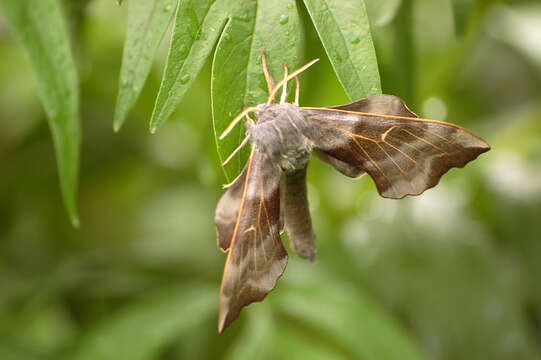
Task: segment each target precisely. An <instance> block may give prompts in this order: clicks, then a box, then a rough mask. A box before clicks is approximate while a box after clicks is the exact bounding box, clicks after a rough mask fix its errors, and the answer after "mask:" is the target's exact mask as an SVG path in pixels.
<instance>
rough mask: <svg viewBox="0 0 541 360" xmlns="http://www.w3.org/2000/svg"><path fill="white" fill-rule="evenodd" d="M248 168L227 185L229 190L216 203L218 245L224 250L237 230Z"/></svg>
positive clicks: (215, 222) (227, 247) (215, 217)
mask: <svg viewBox="0 0 541 360" xmlns="http://www.w3.org/2000/svg"><path fill="white" fill-rule="evenodd" d="M247 168H248V165H246V166H245V167H244V169H243V170H242V172H241V173H240V175H239V176H238V177H237V178H236V179H235V180H234V181H233V182H232V183H231V185H229V186H227V190H226V191H225V193H224V194H223V195H222V197H221V198H220V200H219V201H218V205H216V211H215V213H214V226H215V227H216V235H217V240H218V247H219V248H220V249H222V250H223V251H226V250H227V249H229V245H230V243H231V239H232V238H233V231H234V230H235V223H236V222H237V217H238V213H239V208H240V202H241V199H242V191H243V187H244V183H245V181H246V171H247Z"/></svg>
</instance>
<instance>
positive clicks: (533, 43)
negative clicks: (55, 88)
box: [0, 0, 541, 360]
mask: <svg viewBox="0 0 541 360" xmlns="http://www.w3.org/2000/svg"><path fill="white" fill-rule="evenodd" d="M65 3H66V5H67V6H66V7H65V10H66V13H67V16H68V18H69V21H70V26H71V28H72V35H73V46H74V51H75V54H76V58H77V61H78V65H79V71H80V78H81V86H82V90H81V97H82V106H81V108H82V117H83V125H82V126H83V140H82V164H81V181H80V194H79V199H80V217H81V227H80V229H73V228H72V227H71V225H70V223H69V221H68V218H67V216H66V213H65V210H64V207H63V204H62V201H61V195H60V191H59V186H58V178H57V173H56V165H55V159H54V150H53V145H52V141H51V137H50V133H49V129H48V126H47V123H46V120H45V116H44V113H43V111H42V107H41V104H40V101H39V99H38V97H37V92H36V88H35V83H34V80H33V78H32V74H31V71H30V69H29V66H28V64H27V62H26V61H25V58H24V56H23V54H22V52H21V50H20V48H19V47H18V45H17V44H16V43H15V42H14V41H13V39H12V38H11V37H10V35H9V34H8V32H7V30H6V28H5V26H4V25H2V22H1V20H0V85H1V86H0V359H2V360H5V359H21V360H26V359H64V358H66V359H89V360H90V359H92V360H94V359H130V360H132V359H142V360H150V359H160V360H161V359H171V360H176V359H222V358H223V359H256V358H257V359H360V358H362V359H395V358H399V359H422V358H425V359H538V358H541V285H540V284H541V140H540V139H541V4H540V3H539V2H538V1H534V0H532V1H508V2H497V1H473V0H454V1H429V0H426V1H423V0H417V1H408V0H404V1H399V0H396V1H386V2H379V1H377V0H367V6H368V10H369V15H370V20H371V23H372V31H373V37H374V41H375V45H376V51H377V55H378V61H379V66H380V73H381V77H382V85H383V91H384V92H385V93H389V94H394V95H398V96H400V97H402V98H404V99H405V100H406V102H407V103H408V104H409V105H410V108H412V109H413V110H414V111H415V112H417V113H418V114H419V115H420V116H423V117H428V118H434V119H439V120H446V121H450V122H453V123H456V124H459V125H462V126H465V127H467V128H468V129H471V130H472V131H474V132H476V133H477V134H479V135H480V136H482V137H483V138H484V139H486V140H487V141H488V142H489V143H490V145H491V146H492V150H491V151H490V152H489V153H487V154H484V155H482V156H481V157H480V158H479V159H478V160H476V161H474V162H473V163H471V164H469V165H468V166H467V167H466V168H465V169H460V170H456V169H454V170H451V171H450V172H449V173H448V174H447V175H445V176H444V177H443V179H442V181H441V182H440V184H439V185H438V186H437V187H436V188H434V189H431V190H429V191H427V192H426V193H424V194H423V195H422V196H420V197H417V198H407V199H404V200H400V201H396V200H387V199H383V198H380V197H379V196H378V195H377V192H376V190H375V187H374V185H373V183H372V181H371V180H370V179H369V178H368V177H363V178H361V179H360V180H357V181H352V180H351V179H348V178H346V177H344V176H342V175H341V174H339V173H338V172H337V171H335V170H333V169H331V168H330V167H328V166H327V165H325V164H322V163H321V162H320V161H318V160H314V161H312V163H311V165H310V169H309V179H308V180H309V198H310V205H311V210H312V217H313V223H314V227H315V232H316V234H317V236H318V238H317V246H318V255H317V256H318V260H317V262H316V263H315V264H311V263H308V262H305V261H302V260H300V259H298V257H297V256H296V255H295V254H294V253H292V252H291V251H290V260H289V264H288V267H287V269H286V272H285V274H284V276H283V278H282V279H281V280H280V281H279V284H278V286H277V288H276V289H275V291H273V292H272V293H271V294H270V295H269V296H268V298H267V299H266V300H265V301H264V302H263V303H257V304H254V305H251V306H249V307H248V308H246V309H245V310H244V311H243V312H242V314H241V316H240V318H239V320H238V321H237V322H236V323H234V324H233V326H231V327H230V328H229V329H228V330H227V331H226V332H225V333H224V334H223V335H221V336H218V334H217V329H216V326H217V325H216V323H217V313H218V296H219V283H220V280H221V276H222V270H223V264H224V261H225V256H224V254H222V253H221V252H220V251H219V250H218V249H217V247H216V241H215V231H214V227H213V223H212V219H213V214H214V206H215V204H216V202H217V200H218V198H219V196H220V194H221V192H222V191H221V190H220V184H221V183H222V182H224V181H225V180H224V176H223V173H222V172H221V169H220V167H219V163H218V160H217V156H216V151H215V145H214V139H213V135H212V127H211V118H210V100H209V99H210V95H209V94H210V89H209V88H210V85H209V84H210V64H207V66H206V67H205V69H204V70H203V71H202V74H201V75H200V77H199V79H198V80H197V82H196V84H195V85H194V87H193V88H192V89H191V90H190V91H189V93H188V94H187V96H186V98H185V99H184V101H183V103H182V104H181V106H179V108H178V110H177V111H176V113H175V114H174V116H173V118H172V119H171V120H170V121H169V122H168V123H166V125H164V127H163V128H162V129H161V130H160V131H159V132H158V134H156V135H149V134H148V131H147V124H148V119H149V116H150V113H151V111H152V106H153V103H154V98H155V95H156V93H157V90H158V87H159V82H160V77H161V72H162V69H163V65H164V61H165V56H166V52H167V45H168V41H164V42H163V44H162V45H163V46H162V48H161V50H160V53H159V56H158V59H157V61H156V63H155V66H154V68H153V72H152V74H151V76H150V78H149V81H148V82H147V86H146V87H145V90H144V91H143V94H142V97H141V99H140V101H139V103H138V105H137V106H136V108H135V110H134V111H133V112H132V114H131V116H130V119H129V121H128V122H127V124H126V126H125V127H124V128H123V129H122V130H121V131H120V132H119V133H118V134H114V133H113V132H112V117H113V110H114V102H115V100H116V92H117V84H118V80H117V79H118V75H119V68H120V60H121V55H122V45H123V39H124V31H125V21H126V11H125V8H124V7H118V6H117V5H116V3H115V2H114V1H112V0H92V1H89V0H81V1H66V2H65ZM382 4H383V5H382ZM298 5H299V8H301V9H303V6H302V4H301V3H300V2H299V4H298ZM303 11H304V10H303ZM303 17H304V22H305V32H304V37H305V42H304V47H305V60H310V59H312V58H315V57H321V58H322V61H321V62H320V63H319V64H318V65H316V66H314V67H313V68H311V69H310V70H309V71H308V72H306V73H305V74H304V75H302V78H301V86H302V92H301V104H302V105H305V106H326V105H336V104H341V103H345V102H347V98H346V96H345V94H344V92H343V90H342V88H341V87H340V85H339V83H338V81H337V79H336V77H335V75H334V73H333V71H332V68H331V66H330V63H329V62H328V60H327V59H326V57H325V55H324V51H323V49H322V48H321V46H320V45H319V42H318V41H317V34H316V33H315V31H314V30H313V28H312V27H311V25H310V23H309V20H308V18H307V15H306V13H303ZM285 242H286V243H287V241H285Z"/></svg>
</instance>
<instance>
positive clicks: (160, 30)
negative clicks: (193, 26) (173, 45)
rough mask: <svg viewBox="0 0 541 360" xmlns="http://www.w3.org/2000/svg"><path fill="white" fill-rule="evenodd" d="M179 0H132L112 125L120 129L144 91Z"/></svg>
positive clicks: (129, 5)
mask: <svg viewBox="0 0 541 360" xmlns="http://www.w3.org/2000/svg"><path fill="white" fill-rule="evenodd" d="M176 3H177V1H176V0H156V1H147V0H131V1H130V2H129V3H128V31H127V33H126V41H125V42H124V56H123V58H122V69H121V70H120V85H119V90H118V100H117V106H116V108H115V118H114V122H113V124H114V125H113V126H114V129H115V131H118V130H119V129H120V127H121V126H122V124H123V123H124V121H125V120H126V116H127V114H128V111H129V109H130V108H131V107H132V106H133V105H134V104H135V102H136V101H137V98H138V97H139V95H140V94H141V91H142V90H143V85H144V84H145V81H146V78H147V76H148V73H149V72H150V69H151V66H152V60H153V59H154V57H153V55H154V53H155V52H156V51H157V49H158V46H159V45H160V41H161V39H162V37H163V35H164V33H165V31H166V30H167V27H168V26H169V22H170V20H171V16H172V14H173V13H174V10H175V6H176Z"/></svg>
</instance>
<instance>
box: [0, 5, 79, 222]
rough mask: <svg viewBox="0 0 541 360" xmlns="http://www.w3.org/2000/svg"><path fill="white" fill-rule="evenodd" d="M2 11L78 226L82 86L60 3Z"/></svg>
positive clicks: (4, 7)
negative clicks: (33, 87)
mask: <svg viewBox="0 0 541 360" xmlns="http://www.w3.org/2000/svg"><path fill="white" fill-rule="evenodd" d="M0 10H1V11H2V13H3V15H4V18H5V20H6V23H7V25H8V27H9V29H10V30H11V32H12V33H13V35H14V36H15V38H16V39H17V40H18V41H19V43H20V44H21V45H22V47H23V49H24V50H25V52H26V55H27V56H28V59H29V62H30V65H31V67H32V70H33V71H34V74H35V77H36V80H37V85H38V86H37V87H38V92H39V95H40V97H41V101H42V103H43V107H44V108H45V113H46V115H47V119H48V120H49V126H50V128H51V132H52V135H53V141H54V144H55V149H56V160H57V164H58V172H59V177H60V187H61V190H62V196H63V199H64V204H65V206H66V209H67V212H68V214H69V216H70V218H71V221H72V223H73V225H74V226H78V224H79V218H78V215H77V204H76V203H77V202H76V193H77V177H78V172H79V138H80V127H79V126H80V125H79V89H78V86H79V85H78V79H77V70H76V68H75V63H74V61H73V57H72V53H71V48H70V41H69V34H68V29H67V26H66V23H65V22H64V19H63V17H62V13H61V9H60V6H59V3H58V2H57V1H56V0H40V1H20V0H0Z"/></svg>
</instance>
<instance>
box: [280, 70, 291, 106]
mask: <svg viewBox="0 0 541 360" xmlns="http://www.w3.org/2000/svg"><path fill="white" fill-rule="evenodd" d="M288 72H289V71H288V69H287V64H284V79H285V78H287V74H288ZM286 97H287V81H286V82H285V83H284V86H283V87H282V97H281V98H280V104H283V103H285V102H286Z"/></svg>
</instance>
